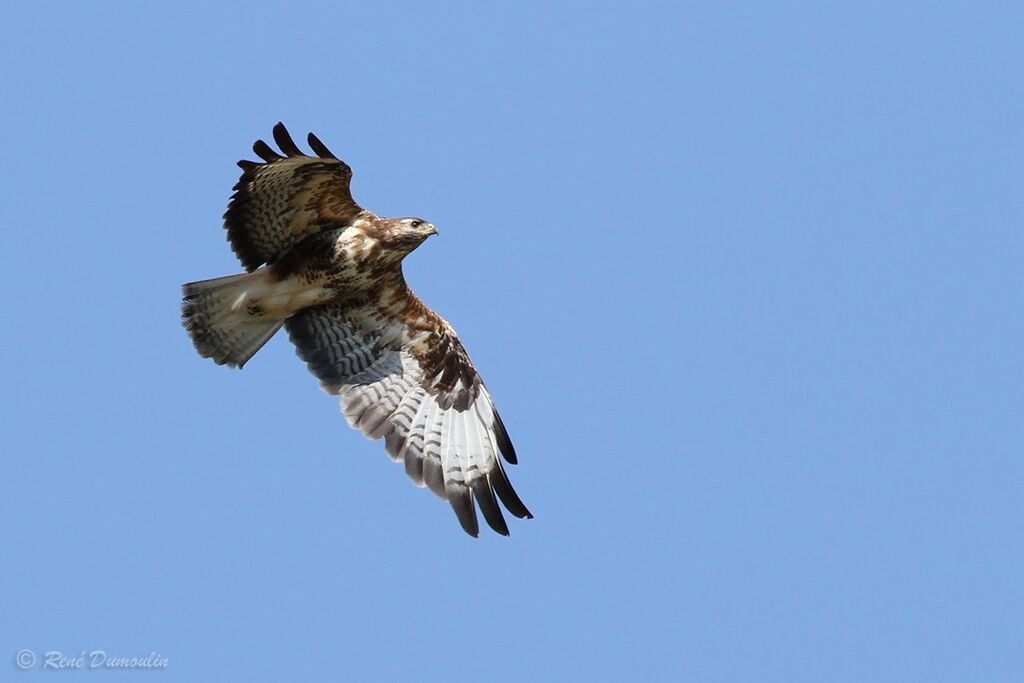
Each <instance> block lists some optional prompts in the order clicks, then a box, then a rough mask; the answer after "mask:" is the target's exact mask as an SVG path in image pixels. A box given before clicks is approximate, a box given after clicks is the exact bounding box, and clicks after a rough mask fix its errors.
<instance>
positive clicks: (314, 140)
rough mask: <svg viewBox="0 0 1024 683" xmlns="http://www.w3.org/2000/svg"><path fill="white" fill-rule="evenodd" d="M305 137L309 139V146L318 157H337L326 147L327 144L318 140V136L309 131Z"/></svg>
mask: <svg viewBox="0 0 1024 683" xmlns="http://www.w3.org/2000/svg"><path fill="white" fill-rule="evenodd" d="M306 139H307V140H308V141H309V146H310V148H312V150H313V151H314V152H316V155H317V156H318V157H320V158H321V159H337V158H338V157H336V156H334V154H333V153H332V152H331V150H329V149H327V145H325V144H324V143H322V142H320V138H318V137H317V136H315V135H313V134H312V133H310V134H309V135H308V136H307V137H306Z"/></svg>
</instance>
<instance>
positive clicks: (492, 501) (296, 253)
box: [182, 123, 532, 536]
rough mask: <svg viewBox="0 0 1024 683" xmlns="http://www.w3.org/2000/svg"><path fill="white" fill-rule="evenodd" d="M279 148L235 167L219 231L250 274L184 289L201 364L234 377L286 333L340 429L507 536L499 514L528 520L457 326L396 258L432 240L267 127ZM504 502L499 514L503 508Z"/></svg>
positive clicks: (259, 147)
mask: <svg viewBox="0 0 1024 683" xmlns="http://www.w3.org/2000/svg"><path fill="white" fill-rule="evenodd" d="M274 141H275V142H276V143H277V146H278V148H279V149H280V150H281V151H280V152H278V151H276V150H274V149H273V148H272V147H271V146H270V145H268V144H267V143H265V142H264V141H262V140H257V141H256V144H254V145H253V151H254V152H255V153H256V155H257V156H259V157H260V159H262V162H257V161H245V160H243V161H240V162H238V165H239V166H240V167H241V168H242V177H241V178H240V179H239V181H238V183H237V184H236V185H235V187H234V190H235V193H234V195H233V196H232V197H231V201H230V203H229V205H228V210H227V213H225V214H224V227H225V228H226V229H227V236H228V241H229V242H230V244H231V248H232V250H233V251H234V252H235V255H236V256H238V259H239V261H240V262H241V264H242V266H243V267H244V268H245V270H246V272H245V273H241V274H238V275H228V276H226V277H220V278H215V279H212V280H202V281H199V282H190V283H188V284H186V285H184V287H183V292H184V300H183V304H182V321H183V323H184V325H185V329H186V330H187V331H188V334H189V336H190V337H191V338H192V341H193V343H194V344H195V347H196V350H197V351H198V352H199V354H200V355H202V356H204V357H206V358H211V359H213V360H214V361H215V362H216V363H217V364H220V365H229V366H234V367H239V368H240V367H242V366H243V365H244V364H245V362H246V361H248V360H249V359H250V358H252V356H253V355H254V354H255V353H256V352H257V351H259V350H260V348H261V347H262V346H263V345H264V344H266V343H267V341H268V340H269V339H270V338H271V337H272V336H274V334H275V333H276V332H277V331H278V330H279V329H281V327H284V328H285V329H286V330H287V332H288V336H289V337H290V338H291V340H292V342H293V343H294V344H295V347H296V349H297V351H298V354H299V356H300V357H301V358H302V359H303V360H304V361H305V362H306V364H307V365H308V367H309V370H310V372H312V373H313V374H314V375H315V376H316V377H317V378H318V379H319V380H320V384H321V386H323V388H324V389H325V390H326V391H328V392H329V393H331V394H335V395H337V396H338V397H339V399H340V402H341V409H342V412H343V413H344V414H345V417H346V418H347V419H348V423H349V424H350V425H351V426H352V427H355V428H357V429H359V430H360V431H362V432H363V434H365V435H366V436H368V437H369V438H371V439H381V438H383V439H384V449H385V451H386V452H387V454H388V455H389V456H390V457H391V458H392V459H393V460H396V461H398V462H402V463H404V465H405V471H406V473H407V474H408V475H409V477H411V478H412V480H413V482H415V483H416V484H417V485H418V486H425V487H428V488H429V489H430V490H431V491H433V492H434V493H436V494H437V495H438V496H440V497H442V498H444V499H445V500H447V501H448V502H449V503H450V504H451V506H452V508H453V509H454V510H455V514H456V516H457V517H458V520H459V523H460V524H461V525H462V528H463V529H464V530H465V531H466V532H467V533H469V534H470V535H472V536H477V535H478V533H479V523H478V521H477V516H476V508H477V507H479V509H480V512H481V514H483V517H484V520H485V521H486V522H487V524H488V525H489V526H490V527H491V528H492V529H493V530H494V531H496V532H498V533H500V534H502V535H505V536H507V535H508V525H507V524H506V522H505V519H504V515H503V514H502V511H501V506H502V505H503V506H504V507H505V509H507V510H508V511H509V512H510V513H512V514H513V515H514V516H516V517H520V518H524V517H532V515H531V514H530V511H529V510H528V509H527V508H526V506H525V505H524V504H523V502H522V501H521V500H520V499H519V496H518V495H517V494H516V492H515V490H514V489H513V488H512V484H511V483H509V480H508V477H507V475H506V473H505V469H504V466H503V464H502V459H504V460H505V461H507V462H509V463H512V464H514V463H515V462H516V453H515V450H514V449H513V447H512V442H511V440H510V439H509V436H508V432H507V431H506V429H505V425H504V424H502V421H501V417H500V416H499V415H498V411H497V410H496V409H495V407H494V403H493V401H492V400H491V396H490V394H489V393H488V392H487V388H486V387H485V386H484V383H483V381H482V380H481V379H480V376H479V374H477V371H476V368H474V367H473V364H472V363H471V362H470V360H469V356H467V355H466V350H465V349H464V348H463V346H462V343H461V342H460V341H459V338H458V336H456V334H455V330H453V329H452V327H451V325H449V324H448V322H447V321H446V320H444V318H442V317H441V316H439V315H438V314H437V313H435V312H434V311H432V310H431V309H429V308H427V306H426V305H424V304H423V302H422V301H420V299H419V298H418V297H417V296H416V295H415V294H413V292H412V290H411V289H410V288H409V286H408V284H406V282H405V278H404V276H403V275H402V260H403V259H404V258H405V257H406V256H407V255H408V254H410V253H411V252H412V251H413V250H414V249H416V247H418V246H419V245H420V244H422V243H423V241H424V240H426V239H427V238H428V237H429V236H431V235H436V234H437V230H436V229H435V228H434V226H433V225H432V224H431V223H429V222H428V221H426V220H424V219H422V218H382V217H380V216H377V215H376V214H374V213H372V212H371V211H368V210H366V209H364V208H362V207H360V206H359V205H358V204H357V203H356V202H355V200H354V199H352V194H351V192H350V190H349V184H350V182H351V180H352V169H351V168H349V166H348V164H346V163H345V162H344V161H342V160H340V159H338V158H337V157H336V156H335V155H334V154H332V153H331V151H330V150H329V149H327V147H326V145H324V144H323V143H322V142H321V141H320V140H319V139H317V137H316V136H315V135H313V134H312V133H310V134H309V138H308V141H309V146H310V148H312V150H313V153H314V154H315V155H316V156H309V155H307V154H305V153H303V152H302V150H300V149H299V147H298V145H296V144H295V142H294V140H292V137H291V135H289V133H288V131H287V130H286V129H285V127H284V125H282V124H280V123H278V124H277V125H276V126H274ZM499 502H500V505H499Z"/></svg>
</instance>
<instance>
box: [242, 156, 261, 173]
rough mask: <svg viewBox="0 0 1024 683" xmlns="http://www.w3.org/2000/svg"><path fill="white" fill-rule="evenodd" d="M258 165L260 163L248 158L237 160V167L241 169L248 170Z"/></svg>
mask: <svg viewBox="0 0 1024 683" xmlns="http://www.w3.org/2000/svg"><path fill="white" fill-rule="evenodd" d="M259 165H260V163H259V162H258V161H249V160H248V159H242V160H240V161H239V162H238V166H239V168H241V169H242V170H243V171H250V170H252V169H254V168H256V167H257V166H259Z"/></svg>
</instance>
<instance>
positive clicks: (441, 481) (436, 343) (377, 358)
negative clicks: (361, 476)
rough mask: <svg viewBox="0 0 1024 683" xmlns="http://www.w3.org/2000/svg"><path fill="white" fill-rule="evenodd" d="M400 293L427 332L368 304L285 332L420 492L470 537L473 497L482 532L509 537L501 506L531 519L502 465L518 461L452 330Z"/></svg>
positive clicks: (313, 315) (304, 319)
mask: <svg viewBox="0 0 1024 683" xmlns="http://www.w3.org/2000/svg"><path fill="white" fill-rule="evenodd" d="M405 292H406V293H407V296H409V297H412V298H413V299H414V303H415V305H418V306H419V307H420V308H421V309H422V311H421V312H423V313H424V314H427V317H428V319H429V320H430V322H433V323H436V324H435V325H434V327H433V329H429V330H428V329H417V330H414V329H411V328H410V327H409V326H408V325H407V324H406V323H404V322H403V321H402V320H401V319H399V318H398V317H396V316H394V315H389V314H388V313H385V312H382V311H381V309H380V308H378V307H376V306H373V305H371V304H361V305H344V304H341V303H331V304H325V305H323V306H316V307H313V308H309V309H306V310H304V311H301V312H300V313H298V314H296V315H294V316H292V317H291V318H289V319H288V321H287V322H286V323H285V327H286V328H287V329H288V334H289V336H290V337H291V339H292V341H293V342H294V343H295V346H296V348H297V349H298V353H299V356H300V357H301V358H302V359H303V360H305V361H306V363H307V364H308V365H309V369H310V371H311V372H312V373H313V374H314V375H316V376H317V377H319V378H320V382H321V384H322V385H323V387H324V389H326V390H327V391H329V392H330V393H332V394H337V395H338V396H339V397H340V399H341V407H342V411H343V412H344V413H345V417H346V418H347V419H348V422H349V424H350V425H351V426H353V427H356V428H358V429H360V430H362V432H363V433H364V434H365V435H366V436H368V437H369V438H371V439H379V438H381V437H384V447H385V450H386V451H387V453H388V455H389V456H390V457H391V458H392V459H393V460H396V461H402V462H404V463H405V471H406V473H407V474H408V475H409V476H410V477H411V478H412V480H413V481H414V482H415V483H416V485H417V486H428V487H430V490H432V491H433V492H434V493H436V494H437V495H439V496H441V497H442V498H445V499H446V500H448V502H449V503H451V506H452V508H454V510H455V514H456V515H457V516H458V518H459V522H460V523H461V524H462V528H463V529H465V530H466V532H467V533H469V534H470V535H472V536H476V535H477V534H478V532H479V525H478V522H477V517H476V513H475V511H474V505H473V500H474V499H475V500H476V504H477V505H479V507H480V511H481V512H482V513H483V516H484V519H485V520H486V521H487V523H488V525H490V527H491V528H492V529H494V530H495V531H497V532H498V533H500V534H502V535H505V536H507V535H508V526H507V525H506V524H505V520H504V518H503V516H502V513H501V508H500V507H499V506H498V503H497V501H498V500H501V502H502V503H503V504H504V505H505V507H506V508H507V509H508V511H509V512H511V513H512V514H513V515H515V516H516V517H532V516H533V515H531V514H530V511H529V510H527V509H526V506H525V505H523V502H522V501H521V500H520V499H519V496H518V495H516V492H515V491H514V490H513V488H512V485H511V484H510V483H509V480H508V477H507V476H506V475H505V471H504V469H503V468H502V464H501V460H500V459H499V458H498V453H499V452H500V453H501V455H503V456H504V457H505V459H506V460H507V461H508V462H510V463H513V464H514V463H515V462H516V455H515V451H514V450H513V448H512V442H511V441H510V440H509V437H508V433H507V432H506V431H505V426H504V425H503V424H502V422H501V418H500V417H499V416H498V413H497V411H496V410H495V409H494V404H493V403H492V402H491V397H490V395H489V394H488V393H487V389H486V387H484V385H483V382H481V381H480V378H479V376H478V375H477V374H476V370H475V369H474V368H473V365H472V364H471V363H470V362H469V358H468V357H467V355H466V352H465V350H464V349H463V347H462V344H461V343H460V342H459V340H458V338H457V337H456V336H455V332H454V331H453V330H452V329H451V327H450V326H449V325H448V324H447V323H446V322H445V321H444V320H442V319H441V318H440V317H439V316H437V315H436V314H434V313H433V312H432V311H430V310H429V309H426V307H423V306H422V304H420V302H419V300H418V299H415V296H414V295H413V294H412V292H409V291H408V289H405ZM421 320H422V318H421Z"/></svg>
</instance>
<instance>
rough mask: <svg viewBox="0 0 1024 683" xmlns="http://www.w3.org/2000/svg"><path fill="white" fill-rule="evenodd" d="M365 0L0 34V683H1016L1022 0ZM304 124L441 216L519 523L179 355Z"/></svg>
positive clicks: (342, 430)
mask: <svg viewBox="0 0 1024 683" xmlns="http://www.w3.org/2000/svg"><path fill="white" fill-rule="evenodd" d="M369 4H370V3H358V4H356V3H353V4H348V5H346V6H340V5H336V4H334V3H330V4H328V3H325V4H320V5H308V4H304V3H288V4H285V5H279V6H276V7H273V8H266V7H263V6H258V5H257V4H254V3H247V4H220V3H218V5H217V6H216V7H208V6H206V5H205V4H202V3H195V4H190V3H174V5H175V6H174V7H173V8H172V7H170V6H166V7H157V6H156V5H155V4H154V6H153V7H146V8H143V7H141V6H139V5H136V4H134V3H118V4H95V3H54V4H45V3H25V4H19V5H11V6H8V7H7V8H6V10H5V15H6V16H5V18H4V21H3V26H2V28H0V37H2V40H0V58H2V66H3V73H4V76H3V78H2V79H0V97H2V101H3V107H2V109H0V122H2V124H3V128H2V129H3V141H2V143H0V150H2V153H3V163H2V165H0V224H2V226H3V231H4V233H3V234H4V237H5V245H4V248H3V250H2V251H0V267H2V278H3V282H2V285H3V298H2V301H3V304H4V310H3V321H4V322H3V334H2V337H0V344H2V351H3V382H2V389H0V392H2V393H0V400H2V404H3V405H2V408H3V410H2V418H3V428H2V430H0V447H2V452H3V460H2V462H3V476H2V477H0V525H2V532H3V533H2V538H3V542H4V553H3V556H4V560H3V562H2V566H0V590H2V593H0V600H2V604H0V658H2V660H3V662H5V663H0V678H2V679H3V680H12V681H17V680H34V679H35V678H37V677H39V676H45V675H48V673H47V672H42V671H40V670H39V666H38V665H37V666H36V667H35V669H34V670H33V671H30V672H20V671H18V669H17V668H16V666H15V663H14V655H15V652H17V651H18V650H19V649H21V648H31V649H33V650H35V651H36V652H38V653H42V652H44V651H47V650H60V651H62V652H63V653H64V654H66V655H70V656H75V655H77V654H78V653H79V652H81V651H89V650H93V649H97V648H99V649H103V650H105V651H107V652H108V654H110V655H113V656H144V655H146V654H148V653H150V652H157V653H159V654H160V655H162V656H164V657H167V658H168V660H169V666H168V668H167V669H166V670H164V671H159V672H154V671H135V672H109V671H105V672H95V673H94V674H92V675H93V677H95V678H102V679H104V680H106V679H110V680H120V681H125V680H136V679H138V680H153V679H161V680H176V681H216V680H261V681H262V680H266V681H279V680H352V681H356V680H359V681H364V680H365V681H368V680H413V679H421V680H437V679H441V678H444V679H446V680H449V681H470V680H494V681H505V680H508V681H529V680H588V681H590V680H594V681H597V680H616V681H622V680H638V679H640V678H643V679H647V680H674V681H675V680H683V681H695V682H712V681H755V680H756V681H785V682H787V683H790V682H792V681H822V680H828V681H912V680H917V681H946V680H949V681H967V680H971V681H981V680H984V681H1010V680H1021V678H1022V677H1024V639H1022V636H1021V634H1022V632H1024V631H1022V627H1024V623H1022V617H1021V615H1022V610H1024V580H1022V559H1024V557H1022V552H1021V534H1022V531H1024V529H1022V526H1024V525H1022V522H1024V504H1022V498H1021V496H1022V493H1021V491H1022V483H1024V466H1022V462H1021V454H1022V446H1024V419H1022V418H1024V414H1022V406H1024V391H1022V386H1024V382H1022V380H1024V358H1022V342H1024V323H1022V317H1021V304H1022V292H1024V289H1022V284H1024V282H1022V275H1021V258H1022V255H1024V233H1022V220H1024V201H1022V196H1024V195H1022V178H1024V161H1022V159H1024V133H1022V131H1024V126H1022V121H1024V69H1022V67H1024V35H1022V34H1024V31H1022V28H1021V27H1022V26H1024V11H1022V10H1021V8H1020V5H1019V4H1016V3H1007V4H1005V5H1000V4H999V3H942V4H941V6H940V4H939V3H931V4H925V3H920V4H919V3H884V2H880V3H848V4H846V5H842V4H839V3H809V4H801V3H785V4H783V5H781V6H777V7H773V8H766V7H758V6H755V5H754V3H736V4H719V3H707V4H703V3H701V4H687V5H685V6H678V5H676V4H671V5H670V4H645V3H637V4H635V5H629V6H627V4H626V3H614V4H613V3H606V4H598V3H593V4H556V5H552V6H549V7H546V8H545V9H541V6H540V5H539V4H538V5H536V6H533V7H518V8H517V7H510V6H507V5H506V6H499V5H498V4H497V3H494V4H491V5H489V6H487V7H477V6H472V5H469V4H466V5H454V4H444V5H437V6H433V7H427V6H420V5H404V4H390V3H373V4H374V5H375V7H374V8H372V9H371V8H369V7H368V5H369ZM824 5H827V6H824ZM896 5H899V6H896ZM278 120H282V121H284V122H285V123H286V124H287V125H288V126H289V127H290V128H291V129H292V131H293V133H295V136H296V138H297V139H298V138H299V137H300V136H304V134H305V132H306V131H308V130H314V131H316V132H317V134H318V135H319V136H320V137H321V138H322V139H323V140H324V141H325V142H326V144H327V145H328V146H329V147H331V148H332V149H333V150H334V151H335V152H337V153H339V155H341V156H342V157H343V158H345V159H346V160H347V161H348V162H349V163H350V164H351V165H352V166H353V168H354V169H355V179H354V182H353V189H354V194H355V196H356V198H357V200H359V201H360V202H361V203H362V204H363V205H364V206H366V207H369V208H371V209H373V210H375V211H377V212H378V213H381V214H383V215H409V214H412V215H422V216H424V217H427V218H428V219H429V220H431V221H432V222H434V223H436V224H437V225H438V227H439V228H440V231H441V234H440V236H439V237H438V238H435V239H432V240H430V241H428V242H427V243H426V244H425V245H424V246H423V247H421V248H420V249H419V250H418V251H417V252H416V253H415V254H413V255H412V256H411V257H410V258H409V259H408V260H407V262H406V274H407V277H408V279H409V281H410V282H411V284H412V286H413V287H414V289H416V291H417V292H418V293H419V294H420V295H421V296H422V298H423V299H424V300H425V301H426V302H427V303H428V304H429V305H431V306H432V307H434V308H435V309H436V310H437V311H438V312H440V313H441V314H442V315H444V316H445V317H447V318H448V319H449V320H450V321H451V322H452V324H453V325H454V326H455V327H456V329H457V330H458V331H459V333H460V335H461V337H462V338H463V340H464V341H465V343H466V346H467V347H468V349H469V351H470V353H471V354H472V356H473V359H474V361H475V363H476V365H477V367H478V368H479V369H480V371H481V372H482V374H483V375H484V377H485V378H486V380H487V382H488V385H489V387H490V388H491V390H492V393H493V395H494V396H495V398H496V401H497V403H498V406H499V407H500V409H501V411H502V413H503V415H504V417H505V421H506V423H507V424H508V427H509V429H510V431H511V433H512V436H513V439H514V441H515V443H516V445H517V448H518V450H519V453H520V463H521V464H520V465H519V466H517V467H513V468H510V476H511V478H512V481H513V483H514V484H515V485H516V488H517V489H518V490H519V491H520V493H521V494H522V496H523V499H524V500H525V501H526V503H527V504H528V505H529V506H530V507H531V509H532V510H533V512H534V513H535V514H536V519H534V520H532V521H519V520H510V521H511V528H512V536H511V538H509V539H504V538H500V537H498V536H496V535H493V534H489V533H488V534H485V535H483V536H482V537H481V538H480V539H479V540H476V541H474V540H472V539H470V538H469V537H467V536H466V535H465V534H463V532H462V531H461V530H460V529H459V527H458V524H457V523H456V520H455V517H454V515H453V514H452V512H451V510H450V509H449V508H448V507H447V506H446V505H444V504H442V503H441V502H440V501H438V500H437V499H435V498H434V497H433V496H432V495H431V494H429V493H427V492H424V491H420V490H417V489H415V488H414V487H413V486H411V485H410V484H409V482H408V481H407V479H406V477H405V474H404V473H403V472H402V469H401V467H400V466H397V465H395V464H393V463H391V462H390V461H389V460H388V459H387V458H386V457H385V455H384V454H383V451H382V447H381V445H380V444H378V443H371V442H369V441H366V440H365V439H364V438H363V437H362V436H360V435H359V434H358V433H356V432H354V431H352V430H350V429H349V428H348V427H347V426H346V424H345V422H344V419H343V418H342V417H341V416H340V415H339V414H338V408H337V405H336V404H335V401H334V400H333V399H332V398H330V397H328V396H326V395H324V394H323V393H322V392H320V391H319V390H318V389H317V382H316V380H315V379H314V378H313V377H311V376H309V375H308V374H307V372H306V370H305V369H304V367H303V364H302V363H301V362H300V361H299V360H298V359H297V358H296V357H295V355H294V352H293V350H292V348H291V346H290V344H289V343H288V342H287V339H286V338H284V337H283V336H281V337H280V338H276V339H275V340H273V342H271V344H269V345H268V346H267V347H266V348H265V349H264V350H263V351H262V352H261V353H260V354H259V356H257V358H256V359H255V360H254V361H253V362H251V363H250V364H249V365H247V366H246V368H245V370H244V371H242V372H237V371H230V370H228V369H225V368H219V367H216V366H214V365H213V364H212V363H211V362H209V361H205V360H202V359H200V358H199V357H198V356H197V355H196V354H195V352H194V351H193V349H192V346H191V344H190V343H189V340H188V339H187V338H186V336H185V334H184V332H183V330H182V329H181V327H180V324H179V319H178V318H179V311H178V305H179V302H178V298H179V285H180V284H181V283H182V282H185V281H188V280H194V279H200V278H206V277H214V276H218V275H224V274H228V273H232V272H236V271H237V270H238V269H239V268H238V266H237V263H236V261H235V260H234V258H233V256H232V255H231V253H230V251H229V249H228V246H227V244H226V243H225V240H224V234H223V231H222V229H221V222H220V216H221V214H222V212H223V210H224V207H225V205H226V202H227V198H228V196H229V194H230V188H231V186H232V184H233V183H234V182H235V180H236V178H237V175H238V169H237V168H236V167H235V166H234V162H235V161H236V160H237V159H240V158H252V154H251V153H250V152H249V148H250V145H251V143H252V142H253V140H255V139H256V138H257V137H265V138H268V137H269V135H270V129H271V127H272V126H273V124H274V123H275V122H277V121H278ZM64 675H65V676H66V677H68V678H69V679H70V678H75V679H76V680H77V678H78V677H80V676H83V675H90V674H85V673H71V672H68V673H66V674H64Z"/></svg>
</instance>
